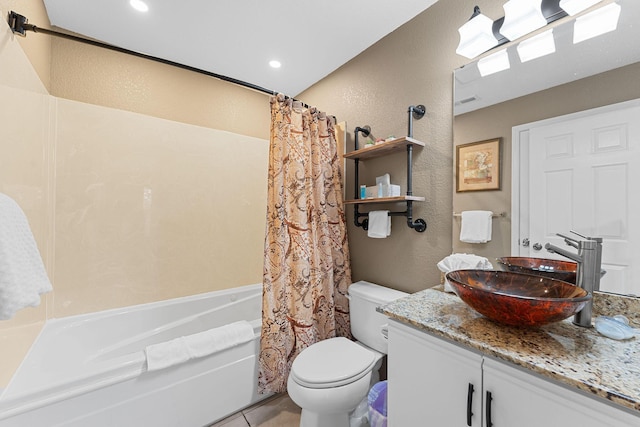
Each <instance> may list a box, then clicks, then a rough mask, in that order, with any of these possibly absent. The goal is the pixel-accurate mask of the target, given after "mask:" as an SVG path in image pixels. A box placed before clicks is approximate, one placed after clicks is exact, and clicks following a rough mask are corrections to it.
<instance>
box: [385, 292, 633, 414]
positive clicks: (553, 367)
mask: <svg viewBox="0 0 640 427" xmlns="http://www.w3.org/2000/svg"><path fill="white" fill-rule="evenodd" d="M598 297H600V300H599V301H596V298H598ZM596 298H594V313H596V315H597V313H603V314H610V315H613V314H625V315H626V314H627V313H626V312H624V311H613V312H603V311H597V310H598V309H600V310H604V309H607V310H620V309H621V307H626V308H627V309H629V307H628V306H625V304H632V305H633V308H634V309H637V308H640V305H638V307H636V306H635V304H640V299H639V298H627V299H624V297H623V298H622V299H620V300H618V299H617V298H616V297H615V296H609V295H596ZM639 311H640V310H635V311H633V312H632V313H638V312H639ZM382 312H383V313H384V314H385V315H387V316H388V317H390V318H392V319H395V320H398V321H400V322H402V323H405V324H409V325H412V326H414V327H416V328H418V329H421V330H423V331H425V332H428V333H430V334H432V335H435V336H439V337H442V338H445V339H447V340H450V341H454V342H457V343H459V344H461V345H463V346H465V347H468V348H471V349H475V350H477V351H480V352H481V353H482V354H485V355H488V356H492V357H495V358H497V359H501V360H504V361H507V362H511V363H513V364H515V365H518V366H521V367H523V368H526V369H528V370H531V371H532V372H535V373H537V374H540V375H542V376H544V377H547V378H550V379H552V380H555V381H558V382H561V383H564V384H565V385H567V386H569V387H575V388H577V389H579V390H582V391H585V392H587V393H590V394H593V395H595V396H598V397H601V398H603V399H606V400H609V401H611V402H613V403H614V404H617V405H620V406H623V407H625V408H628V409H632V410H634V411H638V412H637V413H636V414H637V415H639V416H640V337H634V338H631V339H629V340H625V341H616V340H612V339H609V338H606V337H603V336H602V335H600V334H598V332H596V330H595V329H593V328H592V329H586V328H581V327H578V326H575V325H574V324H573V323H571V319H567V320H564V321H562V322H557V323H553V324H550V325H546V326H543V327H540V328H535V329H520V328H513V327H509V326H503V325H500V324H497V323H494V322H492V321H491V320H489V319H487V318H485V317H484V316H482V315H480V314H479V313H477V312H475V311H474V310H473V309H471V308H470V307H469V306H467V305H466V304H465V303H464V302H462V300H460V299H459V298H458V297H457V296H456V295H455V294H450V293H446V292H444V291H443V290H442V288H441V287H436V288H431V289H426V290H424V291H420V292H417V293H415V294H411V295H409V296H406V297H403V298H400V299H398V300H396V301H394V302H392V303H390V304H387V305H385V306H384V307H382ZM637 320H638V319H637V317H635V316H634V317H632V318H631V324H632V325H633V326H636V327H637V326H638V325H637V323H636V322H637Z"/></svg>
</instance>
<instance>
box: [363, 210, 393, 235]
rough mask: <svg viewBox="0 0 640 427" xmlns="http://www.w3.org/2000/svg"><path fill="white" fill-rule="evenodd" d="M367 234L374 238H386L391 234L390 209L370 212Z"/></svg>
mask: <svg viewBox="0 0 640 427" xmlns="http://www.w3.org/2000/svg"><path fill="white" fill-rule="evenodd" d="M367 235H368V236H369V237H373V238H374V239H384V238H385V237H387V236H390V235H391V217H390V216H389V211H371V212H369V229H368V231H367Z"/></svg>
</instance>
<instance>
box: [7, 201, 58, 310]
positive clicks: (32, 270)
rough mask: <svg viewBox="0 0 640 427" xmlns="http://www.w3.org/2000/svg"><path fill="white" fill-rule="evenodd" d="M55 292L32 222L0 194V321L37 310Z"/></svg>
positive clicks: (15, 204)
mask: <svg viewBox="0 0 640 427" xmlns="http://www.w3.org/2000/svg"><path fill="white" fill-rule="evenodd" d="M51 290H52V287H51V282H49V278H48V277H47V272H46V271H45V268H44V264H43V263H42V258H41V257H40V252H38V246H37V245H36V241H35V239H34V238H33V234H32V233H31V229H30V228H29V221H28V220H27V217H26V215H25V214H24V212H23V211H22V209H20V206H18V204H17V203H16V202H15V201H14V200H13V199H12V198H11V197H9V196H7V195H5V194H2V193H0V320H7V319H10V318H12V317H13V316H14V315H15V313H16V312H17V311H18V310H21V309H23V308H25V307H36V306H38V305H39V304H40V294H43V293H45V292H50V291H51Z"/></svg>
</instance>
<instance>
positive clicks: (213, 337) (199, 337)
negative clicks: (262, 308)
mask: <svg viewBox="0 0 640 427" xmlns="http://www.w3.org/2000/svg"><path fill="white" fill-rule="evenodd" d="M253 337H254V333H253V327H252V326H251V324H250V323H249V322H247V321H245V320H242V321H240V322H234V323H230V324H228V325H225V326H221V327H219V328H214V329H209V330H208V331H204V332H200V333H197V334H193V335H189V336H187V337H185V344H186V346H187V351H188V352H189V355H190V356H191V357H192V358H197V357H204V356H208V355H210V354H213V353H215V352H218V351H222V350H224V349H227V348H230V347H233V346H236V345H238V344H242V343H245V342H248V341H251V340H252V339H253Z"/></svg>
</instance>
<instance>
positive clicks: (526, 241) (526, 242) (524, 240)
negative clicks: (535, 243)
mask: <svg viewBox="0 0 640 427" xmlns="http://www.w3.org/2000/svg"><path fill="white" fill-rule="evenodd" d="M522 246H523V247H525V248H527V247H529V238H528V237H525V238H524V239H522Z"/></svg>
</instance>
